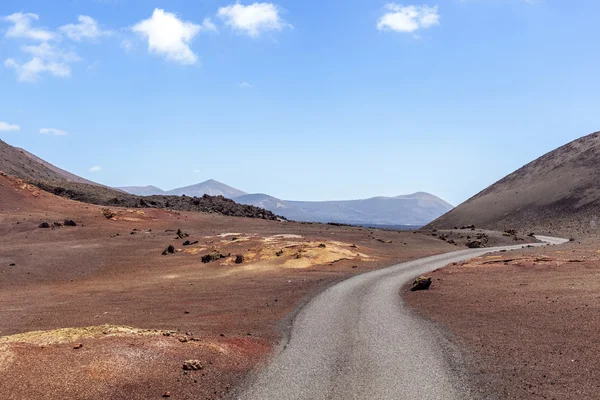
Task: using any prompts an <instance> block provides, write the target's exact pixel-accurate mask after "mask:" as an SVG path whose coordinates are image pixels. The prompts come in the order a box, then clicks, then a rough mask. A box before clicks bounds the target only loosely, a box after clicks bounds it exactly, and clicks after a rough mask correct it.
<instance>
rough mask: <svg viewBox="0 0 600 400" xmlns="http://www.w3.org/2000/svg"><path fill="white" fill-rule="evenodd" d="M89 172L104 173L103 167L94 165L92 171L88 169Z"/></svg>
mask: <svg viewBox="0 0 600 400" xmlns="http://www.w3.org/2000/svg"><path fill="white" fill-rule="evenodd" d="M88 171H89V172H91V173H95V172H100V171H102V167H101V166H99V165H94V166H93V167H90V169H88Z"/></svg>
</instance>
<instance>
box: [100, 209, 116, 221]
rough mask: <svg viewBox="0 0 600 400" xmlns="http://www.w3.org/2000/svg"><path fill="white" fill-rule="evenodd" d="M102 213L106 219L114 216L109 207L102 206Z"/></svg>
mask: <svg viewBox="0 0 600 400" xmlns="http://www.w3.org/2000/svg"><path fill="white" fill-rule="evenodd" d="M102 215H104V217H105V218H106V219H111V218H113V217H114V216H115V213H113V212H112V211H111V210H110V209H109V208H103V209H102Z"/></svg>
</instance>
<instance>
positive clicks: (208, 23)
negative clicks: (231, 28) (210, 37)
mask: <svg viewBox="0 0 600 400" xmlns="http://www.w3.org/2000/svg"><path fill="white" fill-rule="evenodd" d="M200 30H202V31H210V32H219V30H218V29H217V26H216V25H215V24H214V23H213V22H212V20H211V19H210V18H204V21H202V25H200Z"/></svg>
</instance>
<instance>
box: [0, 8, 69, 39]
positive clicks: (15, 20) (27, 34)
mask: <svg viewBox="0 0 600 400" xmlns="http://www.w3.org/2000/svg"><path fill="white" fill-rule="evenodd" d="M39 18H40V17H39V16H38V15H37V14H23V13H20V12H18V13H14V14H12V15H9V16H7V17H4V18H3V20H4V21H7V22H10V23H12V26H11V27H10V28H8V30H7V31H6V34H5V36H6V37H9V38H26V39H32V40H39V41H42V42H47V41H49V40H53V39H57V38H58V35H57V34H56V33H54V32H51V31H49V30H46V29H42V28H34V27H32V26H31V23H32V22H33V21H37V20H38V19H39Z"/></svg>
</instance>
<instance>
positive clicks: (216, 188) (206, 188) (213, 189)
mask: <svg viewBox="0 0 600 400" xmlns="http://www.w3.org/2000/svg"><path fill="white" fill-rule="evenodd" d="M167 194H169V195H174V196H182V195H184V194H185V195H186V196H190V197H194V196H196V197H200V196H203V195H205V194H207V195H209V196H223V197H226V198H228V199H233V198H235V197H238V196H243V195H245V194H247V193H246V192H242V191H241V190H239V189H236V188H232V187H231V186H227V185H226V184H224V183H221V182H218V181H215V180H214V179H209V180H207V181H206V182H202V183H198V184H196V185H191V186H186V187H182V188H177V189H173V190H169V191H168V192H167Z"/></svg>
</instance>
